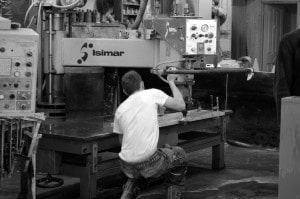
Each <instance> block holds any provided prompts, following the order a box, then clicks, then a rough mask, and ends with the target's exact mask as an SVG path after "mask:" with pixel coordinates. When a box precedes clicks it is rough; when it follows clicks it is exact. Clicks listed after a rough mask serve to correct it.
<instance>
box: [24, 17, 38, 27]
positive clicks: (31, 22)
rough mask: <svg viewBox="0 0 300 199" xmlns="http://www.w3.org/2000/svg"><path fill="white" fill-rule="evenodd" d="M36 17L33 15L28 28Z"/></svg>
mask: <svg viewBox="0 0 300 199" xmlns="http://www.w3.org/2000/svg"><path fill="white" fill-rule="evenodd" d="M35 18H36V16H32V17H31V19H30V22H29V24H28V25H27V26H26V28H29V27H30V26H31V24H32V22H33V20H34V19H35Z"/></svg>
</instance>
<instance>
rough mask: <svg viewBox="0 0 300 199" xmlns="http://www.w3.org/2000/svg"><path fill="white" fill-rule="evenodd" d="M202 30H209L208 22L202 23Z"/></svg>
mask: <svg viewBox="0 0 300 199" xmlns="http://www.w3.org/2000/svg"><path fill="white" fill-rule="evenodd" d="M201 30H202V31H203V32H207V31H208V25H207V24H204V25H202V26H201Z"/></svg>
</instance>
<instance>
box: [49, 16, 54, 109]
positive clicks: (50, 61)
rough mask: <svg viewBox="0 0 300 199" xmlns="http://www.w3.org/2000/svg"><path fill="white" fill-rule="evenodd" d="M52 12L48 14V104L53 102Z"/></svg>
mask: <svg viewBox="0 0 300 199" xmlns="http://www.w3.org/2000/svg"><path fill="white" fill-rule="evenodd" d="M52 17H53V14H52V13H50V14H49V96H48V97H49V98H48V100H49V104H52V103H53V98H52V61H53V60H52V58H53V55H52V29H53V27H52V25H53V21H52V20H53V18H52Z"/></svg>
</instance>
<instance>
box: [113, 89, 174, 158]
mask: <svg viewBox="0 0 300 199" xmlns="http://www.w3.org/2000/svg"><path fill="white" fill-rule="evenodd" d="M167 98H168V95H166V94H165V93H164V92H162V91H160V90H157V89H148V90H142V91H138V92H136V93H134V94H132V95H130V96H129V97H128V98H127V99H126V100H125V101H124V102H123V103H122V104H121V105H120V106H119V108H118V109H117V111H116V114H115V120H116V122H115V126H114V129H115V130H114V131H118V132H117V133H120V134H123V140H122V150H121V152H120V154H119V155H120V158H121V159H122V160H124V161H126V162H140V161H143V160H144V159H147V158H148V157H150V156H151V155H152V154H153V153H154V152H155V151H156V149H157V142H158V138H159V126H158V119H157V108H158V106H163V105H164V103H165V101H166V100H167ZM121 129H122V130H121Z"/></svg>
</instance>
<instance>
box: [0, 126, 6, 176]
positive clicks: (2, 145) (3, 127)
mask: <svg viewBox="0 0 300 199" xmlns="http://www.w3.org/2000/svg"><path fill="white" fill-rule="evenodd" d="M4 138H5V121H2V122H1V165H0V166H1V175H0V178H1V177H2V176H3V174H4Z"/></svg>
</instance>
